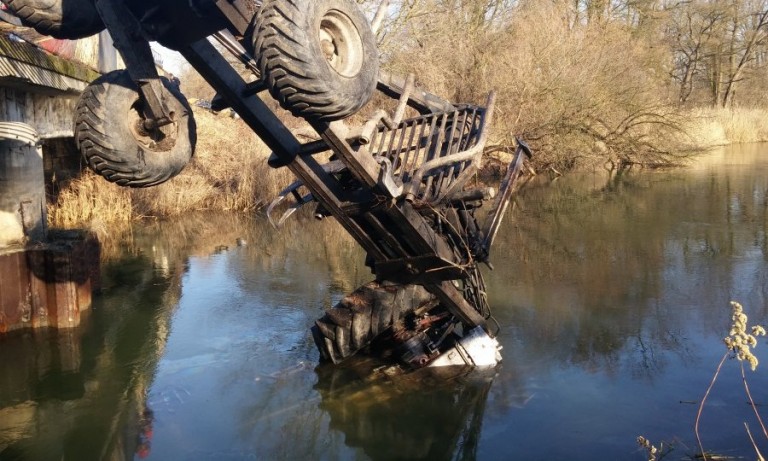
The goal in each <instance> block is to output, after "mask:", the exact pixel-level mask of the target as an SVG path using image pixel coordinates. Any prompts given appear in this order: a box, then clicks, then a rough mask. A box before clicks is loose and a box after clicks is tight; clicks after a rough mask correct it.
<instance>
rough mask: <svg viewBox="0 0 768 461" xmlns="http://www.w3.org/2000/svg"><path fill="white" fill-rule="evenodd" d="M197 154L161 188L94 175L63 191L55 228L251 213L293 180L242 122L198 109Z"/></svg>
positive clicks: (53, 208)
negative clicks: (123, 184)
mask: <svg viewBox="0 0 768 461" xmlns="http://www.w3.org/2000/svg"><path fill="white" fill-rule="evenodd" d="M194 113H195V120H196V121H197V133H198V138H197V139H198V141H197V149H196V152H195V156H194V157H193V159H192V161H191V162H190V164H189V165H187V167H186V168H185V169H184V171H182V172H181V173H180V174H179V175H178V176H177V177H175V178H173V179H172V180H170V181H168V182H166V183H164V184H161V185H159V186H156V187H151V188H147V189H130V188H124V187H120V186H117V185H115V184H112V183H109V182H107V181H106V180H104V179H102V178H101V177H100V176H97V175H95V174H93V173H92V172H90V171H85V172H84V173H83V175H82V176H81V177H80V178H78V179H75V180H73V181H71V182H70V183H69V184H67V185H65V186H64V187H62V189H61V191H60V193H59V195H58V197H57V200H56V202H55V203H53V204H50V205H49V207H48V219H49V224H50V225H51V226H53V227H63V228H70V227H87V228H92V229H95V230H97V231H99V230H101V229H102V228H103V227H104V226H106V225H113V224H115V223H127V222H130V221H132V220H135V219H141V218H160V217H169V216H177V215H180V214H183V213H187V212H192V211H205V210H217V211H252V210H257V209H259V208H262V207H263V206H265V205H266V204H267V203H269V201H270V200H271V199H272V198H273V197H274V196H275V195H276V194H277V193H278V192H279V191H280V190H281V189H282V188H283V187H284V186H285V185H287V184H288V183H289V182H290V181H292V180H293V179H292V176H291V175H290V173H289V172H288V171H286V170H284V169H282V170H274V169H272V168H270V167H269V166H268V165H267V159H268V158H269V150H268V149H267V147H266V146H265V145H264V143H263V142H261V140H260V139H259V138H258V136H256V135H255V134H254V133H253V132H252V131H251V130H250V129H249V128H248V127H247V126H246V125H245V124H244V123H242V121H240V120H236V119H234V118H230V117H228V116H226V115H224V114H223V113H222V114H219V115H217V114H214V113H212V112H210V111H207V110H204V109H199V108H195V110H194Z"/></svg>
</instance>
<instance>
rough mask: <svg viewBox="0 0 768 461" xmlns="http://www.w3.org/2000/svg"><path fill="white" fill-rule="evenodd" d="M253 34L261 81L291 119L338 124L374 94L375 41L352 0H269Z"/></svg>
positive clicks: (376, 69)
mask: <svg viewBox="0 0 768 461" xmlns="http://www.w3.org/2000/svg"><path fill="white" fill-rule="evenodd" d="M253 30H254V32H253V48H254V52H255V55H256V60H257V62H258V66H259V69H260V71H261V74H262V78H264V79H265V81H266V82H267V86H268V88H269V91H270V93H271V94H272V96H273V97H274V98H275V99H277V100H278V101H279V102H280V105H281V106H282V107H283V108H284V109H286V110H288V111H290V112H291V113H292V114H293V115H295V116H297V117H303V118H305V119H307V120H323V121H332V120H338V119H342V118H344V117H347V116H349V115H352V114H354V113H355V112H357V111H358V110H360V108H362V107H363V106H364V105H365V104H366V103H367V102H368V101H369V100H370V98H371V96H372V95H373V91H374V90H375V89H376V82H377V81H378V74H379V56H378V51H377V48H376V40H375V38H374V35H373V31H372V30H371V26H370V24H369V23H368V20H367V19H366V18H365V16H364V15H363V13H362V12H361V11H360V9H359V7H358V6H357V4H356V3H355V2H354V1H353V0H317V1H311V2H308V1H303V0H265V1H264V3H263V4H262V7H261V9H260V10H259V13H258V14H257V15H256V17H255V23H254V27H253Z"/></svg>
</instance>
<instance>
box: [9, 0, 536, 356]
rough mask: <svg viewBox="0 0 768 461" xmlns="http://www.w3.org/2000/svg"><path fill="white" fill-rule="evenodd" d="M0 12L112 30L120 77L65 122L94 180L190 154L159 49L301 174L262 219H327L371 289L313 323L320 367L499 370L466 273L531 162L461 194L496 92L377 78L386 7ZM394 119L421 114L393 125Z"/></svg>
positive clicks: (483, 258)
mask: <svg viewBox="0 0 768 461" xmlns="http://www.w3.org/2000/svg"><path fill="white" fill-rule="evenodd" d="M5 3H6V4H7V5H8V6H9V7H10V8H11V9H12V10H13V11H15V12H16V13H17V15H18V16H19V17H20V18H21V20H22V21H23V22H24V23H25V24H27V25H29V26H31V27H35V28H36V29H37V30H38V31H39V32H42V33H45V34H50V35H54V36H56V37H60V38H78V37H82V36H85V35H89V34H93V33H96V32H99V31H101V30H103V29H104V28H107V29H108V30H109V32H110V34H111V35H112V37H113V39H114V42H115V47H116V48H117V49H118V51H119V52H120V53H121V55H122V57H123V60H124V62H125V63H126V65H127V70H125V71H116V72H113V73H109V74H106V75H104V76H102V77H101V78H99V79H98V80H96V81H94V82H93V83H92V84H91V86H90V87H89V88H88V89H87V90H86V91H85V92H84V93H83V96H82V98H81V100H80V103H79V105H78V108H77V113H76V116H75V123H76V141H77V143H78V146H79V148H80V150H81V153H82V155H83V158H84V159H85V161H86V162H87V163H88V165H89V166H90V167H91V168H92V169H93V170H94V171H96V172H97V173H99V174H100V175H102V176H104V177H105V178H106V179H107V180H109V181H113V182H115V183H117V184H120V185H124V186H130V187H146V186H152V185H155V184H159V183H162V182H164V181H166V180H168V179H169V178H171V177H173V176H175V175H176V174H178V173H179V172H180V171H181V169H182V168H183V167H184V165H185V164H186V163H187V162H188V161H189V159H190V158H191V157H192V155H193V152H194V147H195V140H196V133H195V123H194V119H193V115H192V111H191V110H190V108H189V105H188V104H187V102H186V99H185V98H184V97H183V96H182V95H181V93H180V92H179V90H178V88H176V87H175V86H174V85H172V84H171V83H170V82H169V81H168V80H166V79H164V78H161V77H159V76H158V74H157V70H156V69H155V66H154V63H153V59H152V53H151V50H150V46H149V43H150V42H151V41H157V42H159V43H161V44H162V45H164V46H166V47H169V48H171V49H174V50H177V51H179V52H180V53H181V54H182V55H183V56H184V57H185V58H186V59H187V61H188V62H189V63H190V64H191V65H192V66H193V67H194V68H195V69H196V70H197V71H198V72H199V73H200V74H201V75H202V76H203V77H204V78H205V79H206V80H207V81H208V82H209V83H210V84H211V86H213V87H214V88H215V89H216V91H217V92H218V96H217V100H218V102H219V106H220V108H221V106H222V105H226V106H229V107H231V108H232V109H234V110H235V111H236V112H237V113H238V114H239V115H240V116H241V117H242V119H243V121H244V122H245V123H247V124H248V125H249V126H250V127H251V128H252V129H253V130H254V131H255V132H256V133H257V134H258V135H259V136H260V137H261V138H262V139H263V140H264V142H265V143H266V144H267V145H268V146H269V147H270V148H271V149H272V151H273V154H272V156H271V158H270V160H269V163H270V165H271V166H272V167H274V168H288V169H289V170H290V171H291V172H293V174H294V175H295V176H296V177H297V181H296V182H295V183H293V184H291V185H290V186H289V187H287V188H286V189H285V190H284V191H283V192H282V193H281V194H280V196H279V197H278V198H277V199H276V200H275V201H274V202H273V203H272V204H271V205H270V207H269V210H268V214H269V217H270V220H272V221H273V223H275V224H276V225H279V224H280V223H282V222H283V221H284V220H285V219H287V218H288V217H289V216H290V215H291V214H292V213H293V212H294V211H295V210H297V209H298V208H300V207H302V206H304V205H308V204H312V205H313V206H314V207H315V209H314V213H315V216H316V217H317V218H319V219H322V218H325V217H333V218H335V219H336V220H337V221H338V222H339V223H340V224H341V226H342V227H343V228H344V229H345V230H346V231H347V232H349V233H350V235H352V237H354V238H355V240H356V241H357V242H358V243H359V244H360V245H361V246H362V247H363V248H364V250H365V251H366V253H367V260H366V262H367V265H368V266H369V267H370V268H371V271H372V272H373V274H374V276H375V280H374V281H372V282H370V283H368V284H366V285H364V286H363V287H360V288H359V289H358V290H356V291H355V292H353V293H351V294H349V295H348V296H346V297H345V298H344V299H343V300H342V301H341V302H340V303H339V304H338V305H336V306H334V307H331V308H329V309H327V311H326V313H325V315H324V316H323V317H322V318H321V319H319V320H318V321H317V322H316V325H315V326H314V327H313V329H312V333H313V337H314V339H315V342H316V343H317V346H318V349H319V350H320V354H321V356H322V358H323V359H325V360H328V361H332V362H334V363H338V362H340V361H342V360H344V359H345V358H347V357H350V356H352V355H354V354H356V353H358V352H359V351H362V350H373V351H375V352H376V353H377V354H379V355H382V356H386V357H392V358H393V359H396V360H398V361H400V362H401V363H404V364H406V365H408V366H410V367H413V368H420V367H424V366H438V365H472V366H492V365H495V364H496V363H497V362H498V360H500V356H499V354H498V350H497V343H496V341H495V339H493V336H494V335H495V332H494V328H492V326H491V323H492V317H491V312H490V307H489V305H488V301H487V296H486V292H485V286H484V282H483V277H482V274H481V272H480V269H479V265H480V264H482V263H486V264H488V265H490V262H489V254H490V248H491V244H492V243H493V240H494V236H495V235H496V232H497V230H498V228H499V225H500V223H501V219H502V217H503V215H504V212H505V209H506V207H507V204H508V203H509V200H510V197H511V194H512V193H513V191H514V189H515V181H516V179H517V178H518V176H519V175H520V169H521V166H522V163H523V159H524V157H525V156H526V155H527V156H530V151H529V150H528V148H527V147H526V145H525V144H524V143H523V142H522V141H520V142H519V143H518V144H519V147H518V149H517V151H516V152H515V155H514V157H513V160H512V162H511V163H510V165H509V166H508V169H507V172H506V176H505V177H504V178H503V180H502V182H501V184H500V186H499V187H497V188H491V187H485V186H479V185H473V184H475V182H474V178H475V176H476V173H477V172H478V169H479V167H480V162H481V159H482V154H483V148H484V146H485V143H486V140H487V138H488V131H489V126H490V124H491V120H492V117H493V109H494V96H493V94H491V95H490V96H489V97H488V100H487V101H486V103H485V105H484V106H473V105H465V104H454V103H451V102H448V101H445V100H443V99H441V98H439V97H437V96H435V95H433V94H430V93H427V92H425V91H423V90H420V89H418V88H416V87H415V86H414V79H413V77H412V76H410V77H408V78H398V77H394V76H391V75H388V74H386V73H385V72H382V71H380V70H379V62H378V52H377V50H376V43H375V29H376V28H377V24H378V23H380V21H381V17H383V15H384V14H385V12H386V8H387V6H386V4H385V5H382V7H381V8H380V9H379V12H378V13H377V15H376V18H374V21H373V23H369V22H368V21H367V19H366V18H365V16H364V15H363V14H362V12H361V11H360V10H359V7H358V6H357V4H356V3H355V2H354V1H353V0H319V1H313V2H305V1H299V0H265V1H264V2H263V3H261V4H259V5H257V4H255V3H253V2H250V1H244V0H151V1H150V0H130V1H129V0H9V1H6V2H5ZM209 37H213V38H214V39H215V40H214V41H215V42H217V45H214V44H213V43H212V41H210V40H209ZM226 55H230V56H232V57H234V58H237V59H239V60H240V61H241V63H242V64H243V65H244V66H245V68H246V69H248V71H249V72H250V73H251V74H252V75H249V76H243V75H241V74H240V73H239V72H238V71H237V70H236V69H235V68H234V67H233V65H232V64H230V62H229V61H228V60H227V59H226ZM376 91H378V92H380V93H382V94H383V95H384V96H386V98H389V99H391V100H393V104H392V105H393V106H394V109H393V110H392V111H391V112H388V111H386V110H384V109H378V110H368V109H369V108H366V110H365V111H364V112H361V109H362V108H363V107H364V106H366V105H367V104H368V103H369V101H370V100H371V98H372V96H373V94H374V93H375V92H376ZM262 93H268V94H269V95H271V97H272V98H274V99H275V100H277V101H278V102H279V104H280V106H281V107H282V108H284V109H286V110H287V111H289V112H290V113H291V114H293V115H294V116H295V117H301V118H303V119H305V120H306V121H307V122H308V123H309V125H310V126H311V127H312V129H313V130H314V131H315V132H316V133H317V140H314V141H310V142H305V143H301V142H299V140H298V139H297V138H296V136H294V134H292V133H291V131H290V130H288V128H287V127H286V126H285V124H284V123H283V122H282V121H281V120H280V118H278V116H277V115H276V114H275V113H274V112H273V110H271V109H270V107H269V106H268V105H267V104H265V102H264V101H263V100H262V99H261V97H260V94H262ZM382 100H383V99H382ZM408 108H411V111H410V112H411V113H415V114H417V115H415V116H413V117H409V118H406V117H405V114H406V113H407V112H408ZM374 109H375V108H374ZM362 113H368V114H370V115H369V116H368V117H367V118H364V117H362V116H360V114H362ZM355 114H357V115H356V117H354V118H350V116H352V115H355ZM353 120H354V121H353ZM321 159H327V160H321ZM484 204H487V206H486V207H485V208H486V209H487V211H486V212H485V213H483V214H482V216H481V212H480V209H481V206H483V205H484ZM278 213H281V214H280V216H277V214H278Z"/></svg>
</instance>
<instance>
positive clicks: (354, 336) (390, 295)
mask: <svg viewBox="0 0 768 461" xmlns="http://www.w3.org/2000/svg"><path fill="white" fill-rule="evenodd" d="M430 303H434V304H436V298H435V296H434V295H432V294H431V293H429V292H428V291H427V290H426V289H424V287H422V286H419V285H381V284H379V283H378V282H369V283H367V284H365V285H363V286H361V287H360V288H358V289H357V290H355V291H354V292H352V293H351V294H349V295H347V296H345V297H344V298H343V299H342V300H341V301H339V303H338V304H336V305H335V306H334V307H331V308H330V309H326V311H325V315H323V317H322V318H320V319H319V320H318V321H316V322H315V325H314V326H313V327H312V337H313V338H314V340H315V345H316V346H317V348H318V350H319V351H320V356H321V358H322V359H323V360H325V361H330V362H333V363H339V362H341V361H343V360H344V359H346V358H347V357H351V356H352V355H354V354H355V353H356V352H357V351H359V350H360V349H363V348H365V347H367V346H368V345H369V344H370V343H371V341H373V339H374V338H376V337H377V336H378V335H379V334H380V333H383V332H384V331H386V330H387V329H388V328H390V327H392V326H393V325H395V324H396V323H397V322H398V321H400V320H401V319H403V318H404V317H405V316H406V315H407V314H409V313H411V312H413V311H415V310H416V309H418V308H419V307H422V306H425V305H427V304H430Z"/></svg>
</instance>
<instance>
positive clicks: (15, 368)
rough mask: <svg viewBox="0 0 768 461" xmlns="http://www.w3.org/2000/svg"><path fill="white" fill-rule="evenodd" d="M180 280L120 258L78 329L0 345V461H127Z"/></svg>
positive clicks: (137, 256) (136, 258) (141, 258)
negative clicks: (112, 460)
mask: <svg viewBox="0 0 768 461" xmlns="http://www.w3.org/2000/svg"><path fill="white" fill-rule="evenodd" d="M180 275H181V274H180V273H178V272H174V271H171V272H170V273H168V272H164V271H161V270H156V268H155V267H154V266H153V264H152V262H151V260H150V259H149V258H147V257H146V256H145V255H144V254H143V253H142V252H135V253H127V254H125V255H124V256H123V258H122V259H121V260H120V261H119V262H115V263H108V264H106V266H105V267H104V271H103V277H104V282H105V285H107V286H109V287H110V288H109V290H108V291H109V294H108V295H106V296H103V297H96V298H95V299H94V303H93V307H92V310H91V312H89V313H88V314H89V315H88V316H87V318H86V319H85V321H84V322H83V324H82V325H81V327H80V328H78V329H73V330H62V331H58V332H56V331H50V330H41V331H35V332H24V333H21V334H15V335H11V336H9V337H4V338H2V339H0V377H1V378H0V458H2V459H19V460H47V459H51V460H53V459H56V460H61V459H118V460H119V459H133V456H134V453H135V452H136V450H138V448H137V442H138V441H137V440H136V438H135V437H136V433H137V431H138V429H137V428H139V427H141V426H142V425H145V423H144V422H142V418H143V417H144V416H145V414H146V410H145V405H146V395H147V393H148V390H149V386H150V385H151V383H152V377H153V375H154V371H155V367H156V365H157V361H158V358H159V356H160V355H161V354H162V351H163V347H164V344H165V342H166V340H167V336H168V332H169V329H170V328H169V322H170V318H171V314H172V311H173V308H174V307H175V303H174V302H173V300H174V299H178V296H179V285H178V280H179V278H180Z"/></svg>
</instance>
